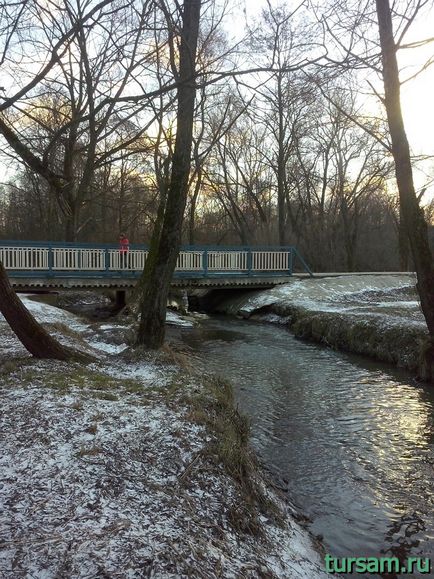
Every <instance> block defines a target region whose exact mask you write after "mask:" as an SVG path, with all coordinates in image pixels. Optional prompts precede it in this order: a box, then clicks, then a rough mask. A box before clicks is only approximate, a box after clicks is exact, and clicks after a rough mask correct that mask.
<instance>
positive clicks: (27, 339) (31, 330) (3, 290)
mask: <svg viewBox="0 0 434 579" xmlns="http://www.w3.org/2000/svg"><path fill="white" fill-rule="evenodd" d="M0 312H1V313H2V314H3V315H4V317H5V319H6V321H7V323H8V324H9V325H10V327H11V328H12V330H13V331H14V333H15V334H16V336H17V338H18V339H19V340H20V342H21V343H22V344H23V346H24V347H25V348H26V350H28V351H29V352H30V353H31V354H32V355H33V356H35V358H50V359H55V360H72V359H76V360H81V361H89V360H90V356H89V357H88V356H87V355H86V354H81V353H78V352H74V351H73V350H70V349H69V348H67V347H65V346H62V344H60V343H59V342H58V341H57V340H55V339H54V338H53V337H52V336H50V334H49V333H48V332H47V331H46V330H45V329H44V328H43V327H42V326H41V325H40V324H39V323H38V322H37V321H36V320H35V318H34V317H33V316H32V314H31V313H30V312H29V310H28V309H27V308H26V307H25V306H24V304H23V302H22V301H21V300H20V299H19V297H18V296H17V294H16V293H15V291H14V290H13V288H12V286H11V284H10V283H9V279H8V276H7V274H6V270H5V268H4V267H3V264H2V263H0Z"/></svg>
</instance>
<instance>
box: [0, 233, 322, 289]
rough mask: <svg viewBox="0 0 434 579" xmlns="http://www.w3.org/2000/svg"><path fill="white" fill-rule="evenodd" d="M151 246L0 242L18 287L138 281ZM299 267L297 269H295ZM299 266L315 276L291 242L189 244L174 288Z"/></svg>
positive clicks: (270, 282) (284, 272)
mask: <svg viewBox="0 0 434 579" xmlns="http://www.w3.org/2000/svg"><path fill="white" fill-rule="evenodd" d="M147 256H148V248H147V247H146V246H140V245H130V248H129V250H128V252H127V253H126V254H122V253H121V252H120V249H119V247H118V246H114V245H106V244H89V243H57V242H52V243H51V242H26V241H0V261H1V262H2V263H3V265H4V267H5V268H6V270H7V271H8V275H9V279H10V280H11V283H12V285H13V286H14V287H15V288H17V289H22V290H23V289H32V288H33V289H34V288H39V289H50V288H65V289H68V288H107V287H109V288H114V289H127V288H129V287H132V286H134V284H135V283H136V281H137V279H138V278H139V276H140V274H141V272H142V271H143V268H144V265H145V262H146V258H147ZM296 268H297V269H296ZM295 271H302V272H304V273H305V274H307V275H312V272H311V271H310V269H309V267H308V266H307V264H306V263H305V261H304V259H303V258H302V256H301V255H300V254H299V252H298V251H297V249H296V248H295V247H293V246H289V247H244V246H243V247H223V246H216V247H212V246H203V247H199V246H186V247H182V248H181V251H180V252H179V256H178V261H177V264H176V269H175V272H174V275H173V279H172V285H173V286H174V287H221V288H224V287H227V288H233V287H241V286H249V287H251V288H260V287H271V286H274V285H276V284H282V283H285V282H287V281H288V278H289V277H291V276H292V275H293V274H294V272H295Z"/></svg>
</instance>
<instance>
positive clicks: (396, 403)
mask: <svg viewBox="0 0 434 579" xmlns="http://www.w3.org/2000/svg"><path fill="white" fill-rule="evenodd" d="M178 332H179V338H180V339H181V340H182V341H183V342H184V343H185V344H187V345H188V346H189V347H191V348H192V349H193V350H194V351H195V352H196V354H197V355H198V356H199V360H200V362H199V363H200V364H201V365H202V367H203V369H204V370H205V371H207V372H213V373H216V374H219V375H220V376H222V377H224V378H226V379H228V380H229V381H230V382H231V383H232V385H233V387H234V390H235V395H236V399H237V402H238V404H239V407H240V410H242V411H243V412H244V413H246V414H247V415H248V416H249V417H250V418H251V421H252V443H253V446H254V448H255V450H256V452H257V453H258V455H259V457H260V459H261V462H262V463H263V464H264V466H265V467H266V469H267V470H268V471H269V472H270V473H271V476H272V478H274V480H275V481H276V482H277V483H278V484H279V486H281V487H282V488H284V489H285V491H286V493H287V495H288V498H289V499H290V501H291V502H292V503H293V504H294V505H295V506H296V507H297V508H298V509H300V510H301V511H302V512H303V513H304V514H306V515H307V516H308V517H309V518H310V519H311V521H312V522H311V524H310V525H309V527H310V530H311V531H312V533H314V534H316V535H321V536H322V537H323V543H324V545H325V549H326V552H328V553H330V554H331V555H333V556H335V557H356V556H359V557H364V556H382V557H391V556H397V557H399V558H400V560H402V561H405V560H406V559H407V558H408V557H409V556H414V557H417V556H423V557H430V558H431V559H432V561H433V562H434V509H433V503H434V425H433V416H434V389H433V388H430V387H428V386H423V385H422V386H421V385H418V384H416V382H415V381H414V379H413V378H412V377H411V376H409V375H408V374H406V373H404V372H400V371H398V370H395V369H393V368H391V367H389V366H387V365H382V364H380V363H376V362H371V361H368V360H366V359H364V358H361V357H358V356H350V355H346V354H343V353H340V352H335V351H332V350H330V349H327V348H324V347H321V346H317V345H314V344H310V343H306V342H301V341H299V340H297V339H295V338H294V337H293V336H292V335H291V334H290V333H289V332H288V331H287V330H286V329H285V328H283V327H281V326H278V325H271V324H264V323H259V322H253V321H243V320H236V319H231V318H228V317H225V318H209V319H207V320H204V321H202V322H201V323H200V325H198V326H196V327H194V328H189V329H180V330H177V333H178ZM354 576H355V575H354ZM371 576H372V575H371ZM413 576H414V577H418V576H419V575H416V574H414V575H413ZM423 576H425V577H426V575H421V577H423ZM389 577H390V575H389ZM399 577H405V575H399ZM407 577H408V575H407Z"/></svg>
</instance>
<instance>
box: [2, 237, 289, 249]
mask: <svg viewBox="0 0 434 579" xmlns="http://www.w3.org/2000/svg"><path fill="white" fill-rule="evenodd" d="M5 246H7V247H59V248H61V247H71V248H77V249H81V248H85V249H93V248H95V249H119V243H97V242H96V243H91V242H81V241H80V242H78V241H22V240H18V241H15V240H10V239H5V240H2V239H0V247H5ZM130 249H143V250H148V249H149V245H147V244H146V243H130ZM203 250H210V251H240V250H243V251H248V250H252V251H291V250H295V246H294V245H188V244H186V245H181V251H203Z"/></svg>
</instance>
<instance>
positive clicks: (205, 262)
mask: <svg viewBox="0 0 434 579" xmlns="http://www.w3.org/2000/svg"><path fill="white" fill-rule="evenodd" d="M202 259H203V262H202V266H203V277H207V276H208V250H207V249H204V251H203V256H202Z"/></svg>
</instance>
